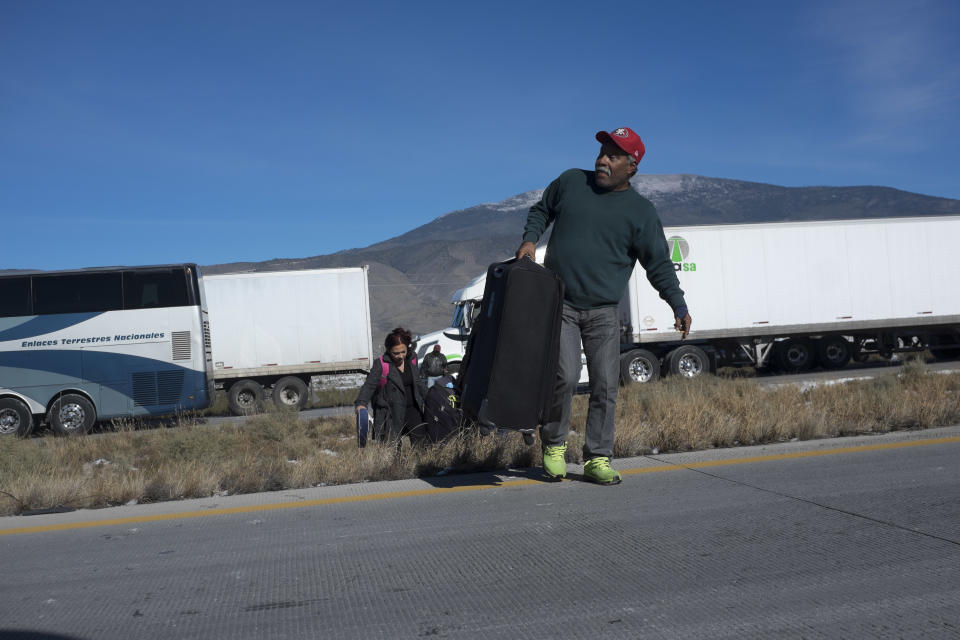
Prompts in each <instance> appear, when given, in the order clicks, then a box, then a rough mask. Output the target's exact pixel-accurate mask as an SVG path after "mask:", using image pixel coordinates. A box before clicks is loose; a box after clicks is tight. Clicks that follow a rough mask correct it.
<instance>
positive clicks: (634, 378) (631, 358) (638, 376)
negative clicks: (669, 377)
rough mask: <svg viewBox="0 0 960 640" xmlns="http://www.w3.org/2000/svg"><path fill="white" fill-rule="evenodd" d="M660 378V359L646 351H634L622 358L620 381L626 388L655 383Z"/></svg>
mask: <svg viewBox="0 0 960 640" xmlns="http://www.w3.org/2000/svg"><path fill="white" fill-rule="evenodd" d="M659 378H660V358H658V357H657V356H655V355H653V353H651V352H649V351H647V350H646V349H634V350H633V351H628V352H626V353H625V354H623V355H622V356H620V380H622V381H623V384H624V386H627V385H631V384H643V383H645V382H654V381H655V380H658V379H659Z"/></svg>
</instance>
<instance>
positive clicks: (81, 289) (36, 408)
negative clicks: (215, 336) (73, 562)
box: [0, 264, 213, 436]
mask: <svg viewBox="0 0 960 640" xmlns="http://www.w3.org/2000/svg"><path fill="white" fill-rule="evenodd" d="M212 397H213V362H212V358H211V355H210V336H209V325H208V322H207V311H206V305H205V303H204V299H203V283H202V280H201V278H200V274H199V273H198V271H197V266H196V265H195V264H176V265H160V266H150V267H110V268H96V269H86V270H82V271H81V270H78V271H45V272H20V273H14V274H10V275H3V276H0V435H21V436H24V435H27V434H28V433H30V430H31V429H32V428H33V425H34V423H38V422H41V421H43V422H46V423H47V424H48V425H49V427H50V428H51V429H52V430H53V431H54V433H56V434H59V435H66V434H73V433H84V432H86V431H87V430H88V429H90V427H91V426H93V424H94V423H95V422H97V421H98V420H109V419H111V418H119V417H132V416H147V415H161V414H169V413H176V412H178V411H181V410H190V409H202V408H204V407H207V406H208V405H209V404H210V399H211V398H212Z"/></svg>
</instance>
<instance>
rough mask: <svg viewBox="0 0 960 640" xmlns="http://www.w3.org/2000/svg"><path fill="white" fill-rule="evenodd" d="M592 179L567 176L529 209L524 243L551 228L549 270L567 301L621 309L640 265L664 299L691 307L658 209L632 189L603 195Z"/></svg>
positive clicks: (586, 174) (589, 174) (577, 173)
mask: <svg viewBox="0 0 960 640" xmlns="http://www.w3.org/2000/svg"><path fill="white" fill-rule="evenodd" d="M593 176H594V172H593V171H584V170H583V169H570V170H568V171H564V172H563V173H562V174H561V175H560V177H559V178H557V179H556V180H554V181H553V182H551V183H550V186H549V187H547V189H546V191H544V192H543V198H541V200H540V202H538V203H537V204H535V205H533V206H532V207H530V213H529V214H528V215H527V226H526V227H525V228H524V230H523V240H524V242H534V243H535V242H537V241H538V240H539V239H540V237H541V236H542V235H543V232H544V231H545V230H546V228H547V226H549V225H550V224H551V223H552V224H553V232H552V234H551V235H550V241H549V242H548V243H547V257H546V260H545V261H544V266H546V267H547V268H548V269H550V270H551V271H553V272H554V273H556V274H557V275H559V276H560V278H561V279H562V280H563V284H564V286H565V291H566V293H565V295H564V298H565V301H566V302H567V303H568V304H569V305H571V306H572V307H574V308H577V309H595V308H598V307H607V306H612V305H616V304H618V303H619V302H620V298H621V297H622V296H623V292H624V290H625V289H626V286H627V281H628V280H629V279H630V274H631V272H632V271H633V265H634V264H635V263H636V261H637V260H639V261H640V264H641V265H642V266H643V268H644V270H645V271H646V272H647V280H649V281H650V284H651V285H653V287H654V288H655V289H656V290H657V291H658V292H659V293H660V297H661V298H663V299H664V300H665V301H666V302H667V304H669V305H670V307H671V308H672V309H673V310H674V311H676V310H677V309H678V308H680V307H686V302H685V301H684V299H683V290H682V289H680V282H679V280H677V274H676V273H675V272H674V268H673V262H672V261H671V260H670V250H669V248H668V247H667V240H666V238H665V237H664V235H663V225H661V223H660V218H659V217H658V216H657V211H656V209H655V208H654V206H653V204H651V202H650V201H649V200H647V199H646V198H644V197H643V196H641V195H640V194H638V193H637V192H636V191H634V190H633V189H632V188H630V189H627V190H626V191H600V190H598V189H596V187H595V186H594V182H593Z"/></svg>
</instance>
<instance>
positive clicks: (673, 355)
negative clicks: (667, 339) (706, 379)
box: [667, 344, 710, 378]
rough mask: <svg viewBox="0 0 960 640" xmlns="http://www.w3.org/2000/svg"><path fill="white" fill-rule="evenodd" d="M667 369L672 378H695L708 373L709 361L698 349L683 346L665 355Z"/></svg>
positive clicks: (703, 352) (704, 353)
mask: <svg viewBox="0 0 960 640" xmlns="http://www.w3.org/2000/svg"><path fill="white" fill-rule="evenodd" d="M667 367H668V370H669V371H670V375H672V376H681V377H683V378H696V377H699V376H701V375H703V374H704V373H707V372H708V371H710V359H709V358H707V354H706V352H705V351H704V350H703V349H701V348H700V347H697V346H694V345H692V344H685V345H683V346H682V347H677V348H676V349H674V350H673V351H671V352H670V353H669V354H668V355H667Z"/></svg>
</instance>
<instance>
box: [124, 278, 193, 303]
mask: <svg viewBox="0 0 960 640" xmlns="http://www.w3.org/2000/svg"><path fill="white" fill-rule="evenodd" d="M123 302H124V307H123V308H124V309H153V308H156V307H186V306H190V304H191V303H190V295H189V293H188V289H187V278H186V276H185V275H184V272H183V269H156V270H153V269H151V270H147V271H125V272H124V273H123Z"/></svg>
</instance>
